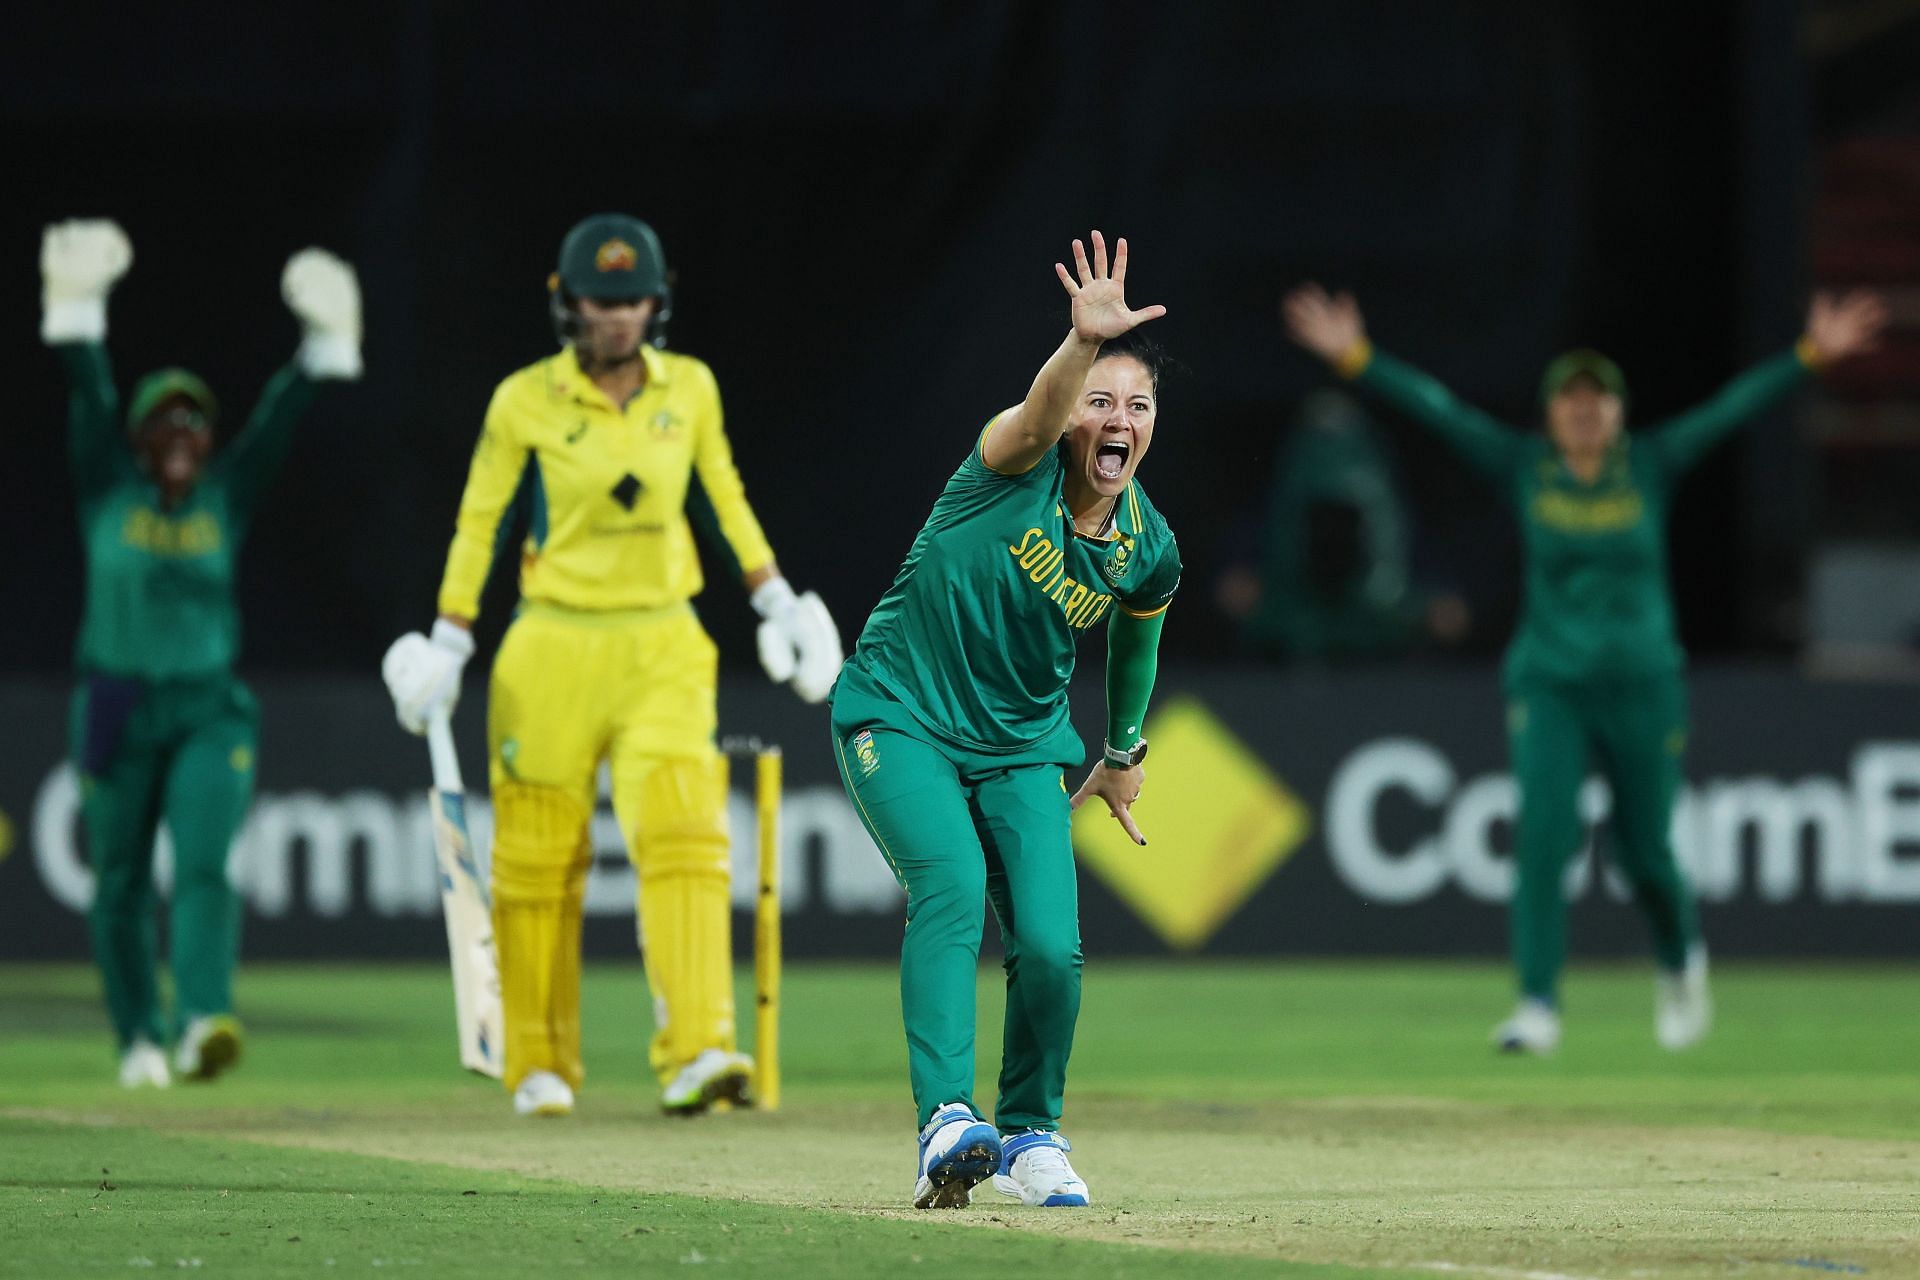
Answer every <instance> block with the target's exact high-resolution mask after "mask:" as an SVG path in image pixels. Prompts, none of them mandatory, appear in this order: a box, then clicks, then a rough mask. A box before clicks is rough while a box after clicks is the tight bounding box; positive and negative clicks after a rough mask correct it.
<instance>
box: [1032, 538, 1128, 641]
mask: <svg viewBox="0 0 1920 1280" xmlns="http://www.w3.org/2000/svg"><path fill="white" fill-rule="evenodd" d="M1007 550H1008V552H1010V553H1011V554H1012V555H1013V558H1014V559H1015V560H1017V561H1019V563H1020V568H1021V569H1022V571H1024V573H1025V575H1026V579H1027V581H1028V582H1030V583H1032V584H1033V585H1034V586H1036V587H1038V588H1039V589H1040V590H1041V591H1043V592H1044V593H1046V596H1047V598H1048V599H1049V600H1051V601H1053V602H1054V603H1055V604H1057V605H1059V606H1060V609H1061V612H1063V613H1065V614H1066V615H1067V625H1068V626H1070V627H1072V628H1073V629H1074V630H1076V631H1085V630H1086V629H1087V628H1088V627H1090V626H1092V625H1093V624H1094V623H1096V622H1098V621H1099V620H1100V619H1101V618H1102V617H1104V616H1105V615H1106V612H1107V609H1108V608H1109V607H1111V606H1112V604H1113V597H1112V596H1111V595H1110V594H1108V593H1107V592H1105V591H1100V590H1097V589H1095V588H1093V587H1090V586H1088V585H1087V584H1086V583H1084V582H1075V581H1074V580H1073V579H1072V578H1070V577H1068V576H1067V571H1066V563H1067V553H1066V551H1065V549H1063V548H1061V547H1056V546H1054V545H1053V539H1052V538H1050V537H1048V536H1047V532H1046V530H1044V529H1041V528H1037V527H1036V528H1032V529H1028V530H1027V531H1026V532H1025V533H1023V534H1021V535H1020V541H1018V542H1014V543H1009V544H1008V545H1007Z"/></svg>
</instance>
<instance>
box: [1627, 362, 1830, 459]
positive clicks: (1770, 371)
mask: <svg viewBox="0 0 1920 1280" xmlns="http://www.w3.org/2000/svg"><path fill="white" fill-rule="evenodd" d="M1814 358H1815V357H1814V352H1813V349H1812V347H1811V345H1810V344H1808V343H1806V342H1804V341H1803V342H1802V343H1800V344H1799V345H1798V346H1796V347H1794V349H1793V350H1791V351H1783V352H1781V353H1780V354H1779V355H1777V356H1774V357H1772V358H1771V359H1768V360H1763V361H1761V362H1760V363H1759V364H1757V365H1754V366H1753V367H1752V368H1751V369H1748V370H1747V371H1746V372H1745V373H1742V374H1740V375H1739V376H1738V377H1736V378H1734V379H1733V380H1732V381H1731V382H1729V383H1727V385H1726V386H1724V387H1722V388H1720V390H1719V391H1718V392H1717V393H1716V394H1715V395H1714V396H1713V397H1712V398H1711V399H1709V400H1706V401H1704V402H1702V403H1700V404H1698V405H1695V406H1694V407H1693V408H1691V409H1689V410H1687V411H1686V412H1685V413H1683V414H1680V415H1679V416H1678V417H1675V418H1670V419H1668V420H1667V421H1666V422H1663V423H1661V424H1660V425H1658V426H1655V427H1650V428H1648V430H1647V432H1646V442H1647V447H1648V448H1650V449H1652V450H1653V452H1654V455H1655V456H1656V457H1658V458H1659V459H1660V462H1661V465H1662V469H1663V470H1665V471H1666V472H1667V473H1668V474H1669V475H1677V474H1679V473H1680V472H1682V471H1685V470H1686V469H1687V468H1689V467H1691V466H1693V464H1694V463H1696V462H1698V461H1699V460H1700V459H1701V458H1702V457H1703V456H1705V454H1706V452H1707V451H1708V450H1709V449H1711V448H1713V446H1715V445H1716V444H1719V443H1720V442H1721V441H1722V440H1724V439H1726V438H1727V437H1728V436H1729V435H1732V434H1733V432H1734V431H1736V430H1737V429H1739V428H1740V427H1742V426H1744V425H1746V424H1747V423H1749V422H1751V421H1753V420H1754V419H1755V418H1757V417H1759V416H1760V415H1761V414H1763V413H1765V412H1766V411H1767V410H1768V409H1771V408H1773V407H1774V406H1775V405H1777V404H1779V403H1780V402H1781V401H1782V400H1784V399H1786V398H1787V396H1788V395H1790V394H1792V393H1793V391H1795V390H1796V389H1797V388H1799V387H1800V386H1801V385H1803V384H1804V383H1805V382H1806V380H1807V376H1808V374H1809V373H1810V372H1811V371H1812V369H1813V367H1814Z"/></svg>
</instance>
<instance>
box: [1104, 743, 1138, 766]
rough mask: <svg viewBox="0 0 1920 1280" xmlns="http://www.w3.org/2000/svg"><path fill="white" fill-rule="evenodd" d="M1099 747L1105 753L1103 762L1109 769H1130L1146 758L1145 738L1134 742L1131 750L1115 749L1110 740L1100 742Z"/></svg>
mask: <svg viewBox="0 0 1920 1280" xmlns="http://www.w3.org/2000/svg"><path fill="white" fill-rule="evenodd" d="M1100 749H1101V751H1102V753H1103V754H1104V755H1105V760H1104V761H1103V763H1105V765H1106V766H1107V768H1109V769H1131V768H1133V767H1134V766H1135V765H1137V764H1139V763H1140V762H1141V761H1142V760H1145V759H1146V758H1147V740H1146V739H1145V738H1142V739H1140V741H1138V742H1136V743H1134V744H1133V750H1131V751H1115V750H1114V749H1113V744H1112V743H1110V742H1106V743H1102V744H1101V745H1100Z"/></svg>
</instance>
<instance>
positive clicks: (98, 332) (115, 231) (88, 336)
mask: <svg viewBox="0 0 1920 1280" xmlns="http://www.w3.org/2000/svg"><path fill="white" fill-rule="evenodd" d="M132 265H133V244H132V242H131V241H129V240H128V239H127V233H126V232H124V231H122V230H121V229H120V224H119V223H117V222H114V221H112V220H111V219H109V218H69V219H67V220H66V221H65V222H54V223H49V224H48V225H47V228H46V230H44V231H42V232H41V233H40V340H41V341H43V342H46V343H48V344H51V345H57V344H59V343H63V342H99V341H100V340H102V339H103V338H105V337H106V336H107V293H108V291H109V290H111V289H112V288H113V286H114V282H115V281H117V280H118V279H120V277H121V276H123V275H125V274H126V273H127V268H128V267H130V266H132Z"/></svg>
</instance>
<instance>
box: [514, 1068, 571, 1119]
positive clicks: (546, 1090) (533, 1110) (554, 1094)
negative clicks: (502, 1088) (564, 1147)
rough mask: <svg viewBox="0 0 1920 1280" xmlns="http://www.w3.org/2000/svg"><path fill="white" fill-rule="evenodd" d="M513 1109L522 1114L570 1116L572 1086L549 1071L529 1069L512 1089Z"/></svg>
mask: <svg viewBox="0 0 1920 1280" xmlns="http://www.w3.org/2000/svg"><path fill="white" fill-rule="evenodd" d="M513 1110H514V1112H515V1114H517V1115H523V1116H570V1115H572V1114H573V1087H572V1086H571V1085H569V1084H568V1083H567V1082H566V1081H565V1080H562V1079H561V1078H560V1077H559V1076H557V1075H555V1074H553V1072H551V1071H529V1072H527V1074H526V1075H525V1076H524V1077H523V1078H522V1079H521V1081H520V1087H519V1088H517V1089H515V1090H514V1091H513Z"/></svg>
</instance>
